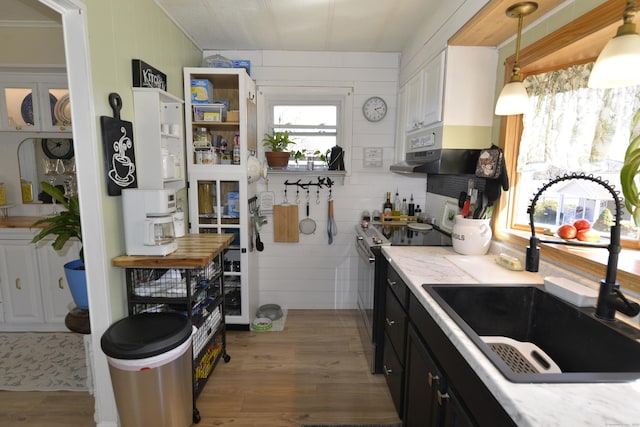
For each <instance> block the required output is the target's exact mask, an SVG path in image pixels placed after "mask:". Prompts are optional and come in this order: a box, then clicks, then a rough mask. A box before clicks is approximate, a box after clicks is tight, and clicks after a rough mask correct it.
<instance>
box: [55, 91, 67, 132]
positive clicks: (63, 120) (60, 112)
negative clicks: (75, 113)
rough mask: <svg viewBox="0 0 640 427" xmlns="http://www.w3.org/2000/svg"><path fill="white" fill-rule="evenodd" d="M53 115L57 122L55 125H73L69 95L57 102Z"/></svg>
mask: <svg viewBox="0 0 640 427" xmlns="http://www.w3.org/2000/svg"><path fill="white" fill-rule="evenodd" d="M53 114H54V116H55V118H56V120H57V123H55V124H62V125H65V126H67V125H70V124H71V104H70V103H69V95H65V96H63V97H62V98H60V99H59V100H58V102H56V105H55V108H54V111H53Z"/></svg>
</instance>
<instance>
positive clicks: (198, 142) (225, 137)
mask: <svg viewBox="0 0 640 427" xmlns="http://www.w3.org/2000/svg"><path fill="white" fill-rule="evenodd" d="M184 91H185V93H186V94H191V95H190V96H187V99H186V100H185V123H187V126H186V129H185V137H186V142H187V144H186V145H187V150H186V151H187V159H188V160H187V162H188V163H187V164H188V165H189V166H193V167H195V169H193V170H197V168H199V167H202V168H205V170H206V168H210V167H212V166H216V167H225V166H226V165H231V166H232V167H234V166H236V167H237V166H240V167H243V168H245V169H246V163H245V162H246V159H247V157H248V156H250V155H252V154H255V153H256V151H257V140H258V138H257V126H256V112H257V109H256V92H255V91H256V89H255V83H254V82H253V80H251V79H250V78H249V76H248V75H247V73H246V71H245V70H244V69H243V68H185V69H184Z"/></svg>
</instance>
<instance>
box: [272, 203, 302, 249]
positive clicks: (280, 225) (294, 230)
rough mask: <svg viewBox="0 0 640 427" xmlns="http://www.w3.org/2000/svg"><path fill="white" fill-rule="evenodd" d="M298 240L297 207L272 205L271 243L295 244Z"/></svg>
mask: <svg viewBox="0 0 640 427" xmlns="http://www.w3.org/2000/svg"><path fill="white" fill-rule="evenodd" d="M299 239H300V230H299V229H298V205H273V241H274V242H286V243H297V242H298V241H299Z"/></svg>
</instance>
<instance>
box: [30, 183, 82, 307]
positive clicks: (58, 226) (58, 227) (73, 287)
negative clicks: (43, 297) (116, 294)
mask: <svg viewBox="0 0 640 427" xmlns="http://www.w3.org/2000/svg"><path fill="white" fill-rule="evenodd" d="M40 185H41V186H42V190H43V191H44V192H45V193H47V194H48V195H50V196H51V197H52V198H53V199H55V200H56V201H57V202H58V203H60V204H61V205H62V206H63V207H64V208H65V209H66V210H65V211H61V212H60V213H59V214H57V215H56V216H52V217H46V218H42V219H40V220H38V221H36V222H34V223H33V224H32V225H31V226H32V227H36V226H40V225H45V227H44V228H43V229H42V230H40V232H39V233H38V234H36V236H35V237H34V238H33V239H32V240H31V242H32V243H37V242H39V241H40V240H42V239H44V238H45V237H48V236H56V238H55V240H54V241H53V242H52V243H51V246H52V247H53V249H55V250H60V249H62V248H63V247H64V245H65V244H66V243H67V242H68V241H69V240H70V239H73V238H75V239H78V241H79V242H80V253H79V254H78V255H79V257H80V259H77V260H74V261H71V262H68V263H66V264H65V265H64V272H65V276H66V278H67V283H68V284H69V290H70V291H71V296H72V297H73V302H74V303H75V304H76V306H77V307H78V308H79V309H81V310H88V309H89V300H88V297H87V279H86V275H85V271H84V253H83V249H82V228H81V225H80V203H79V200H78V196H77V195H76V196H71V197H68V198H67V197H65V196H64V193H63V192H62V190H60V189H59V188H57V187H55V186H53V185H51V184H49V183H48V182H42V183H40Z"/></svg>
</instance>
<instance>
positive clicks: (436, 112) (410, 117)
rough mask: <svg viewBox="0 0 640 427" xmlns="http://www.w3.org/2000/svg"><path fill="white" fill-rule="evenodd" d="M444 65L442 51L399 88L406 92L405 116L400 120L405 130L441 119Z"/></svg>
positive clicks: (414, 128)
mask: <svg viewBox="0 0 640 427" xmlns="http://www.w3.org/2000/svg"><path fill="white" fill-rule="evenodd" d="M444 66H445V52H444V51H443V52H442V53H440V54H439V55H438V56H436V57H435V58H434V59H433V60H432V61H431V62H429V63H428V64H427V65H426V66H424V67H423V68H422V69H421V70H420V71H419V72H418V73H416V75H415V76H413V77H412V78H411V79H410V80H409V81H408V82H407V83H406V85H404V86H403V88H402V89H401V91H404V92H405V94H406V95H405V96H406V107H407V108H406V111H405V114H406V116H405V120H404V121H402V122H404V124H405V131H406V132H411V131H414V130H417V129H422V128H424V127H427V126H429V125H431V124H433V123H436V122H439V121H441V120H442V103H443V99H442V95H443V92H444ZM402 122H401V123H402Z"/></svg>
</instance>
